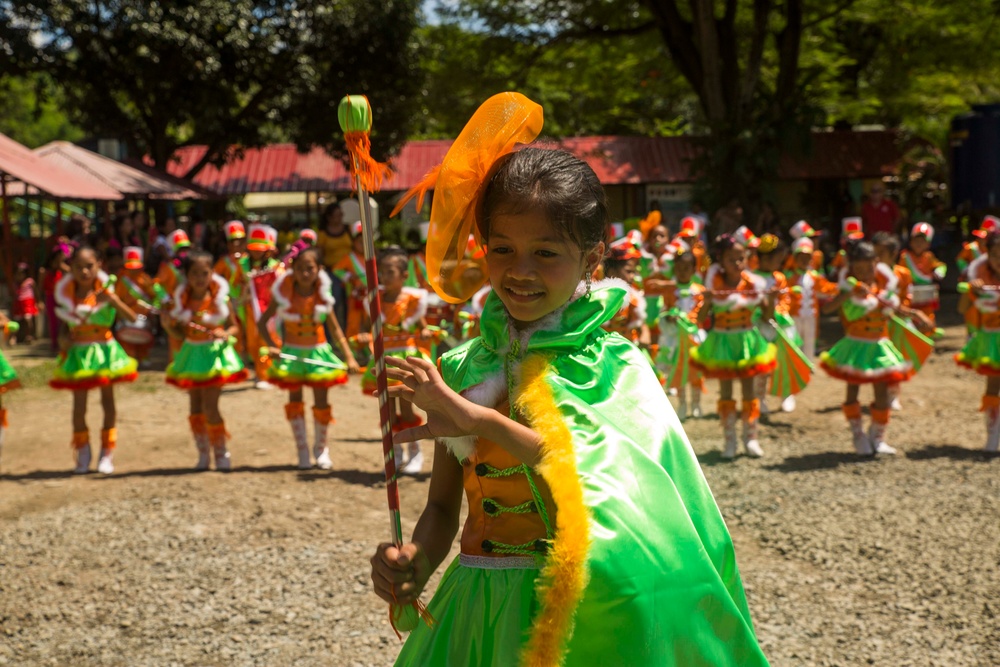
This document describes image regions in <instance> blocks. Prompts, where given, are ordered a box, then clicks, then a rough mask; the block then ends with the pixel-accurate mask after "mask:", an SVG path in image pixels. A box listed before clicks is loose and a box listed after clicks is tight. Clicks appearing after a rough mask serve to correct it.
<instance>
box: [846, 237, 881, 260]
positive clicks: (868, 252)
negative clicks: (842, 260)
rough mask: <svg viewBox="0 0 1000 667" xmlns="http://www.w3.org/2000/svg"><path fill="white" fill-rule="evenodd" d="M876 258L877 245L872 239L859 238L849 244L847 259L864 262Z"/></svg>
mask: <svg viewBox="0 0 1000 667" xmlns="http://www.w3.org/2000/svg"><path fill="white" fill-rule="evenodd" d="M875 258H876V255H875V246H873V245H872V243H871V241H865V240H863V239H859V240H857V241H854V242H852V243H851V244H850V245H848V246H847V259H849V260H851V261H852V262H864V261H867V260H872V259H875Z"/></svg>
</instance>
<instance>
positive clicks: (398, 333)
mask: <svg viewBox="0 0 1000 667" xmlns="http://www.w3.org/2000/svg"><path fill="white" fill-rule="evenodd" d="M426 312H427V291H426V290H422V289H419V288H416V287H403V288H402V289H400V291H399V294H397V295H396V299H395V300H394V301H386V300H385V297H383V299H382V326H383V331H384V334H385V335H384V343H385V356H387V357H398V358H400V359H405V358H406V357H415V356H418V357H423V358H424V359H427V360H428V361H430V359H431V347H432V345H433V343H432V341H430V340H428V339H427V338H424V337H423V336H421V333H422V332H421V327H422V326H423V319H424V314H425V313H426ZM366 324H367V321H366ZM394 384H398V383H397V382H396V381H395V380H390V381H389V386H393V385H394ZM376 389H377V386H376V383H375V368H374V366H371V367H369V368H368V370H367V371H365V374H364V375H363V376H362V377H361V391H363V392H364V393H365V394H367V395H369V396H371V395H372V392H374V391H375V390H376ZM413 425H414V424H410V426H413ZM402 428H409V426H405V427H404V426H399V424H397V429H402Z"/></svg>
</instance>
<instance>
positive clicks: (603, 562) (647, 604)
mask: <svg viewBox="0 0 1000 667" xmlns="http://www.w3.org/2000/svg"><path fill="white" fill-rule="evenodd" d="M494 105H500V106H503V107H505V108H502V109H497V108H496V106H494ZM519 111H527V112H528V113H527V114H524V113H519ZM483 116H486V117H487V119H488V120H493V122H492V123H491V124H490V127H493V128H498V127H503V126H502V124H501V123H499V122H497V116H499V117H500V118H508V119H512V120H511V121H510V123H509V125H508V126H507V127H503V129H502V130H500V131H499V132H498V133H496V134H502V133H508V135H509V136H505V137H504V136H489V137H486V133H485V132H478V133H475V132H473V131H472V130H473V129H475V128H474V126H475V125H476V124H477V123H478V122H479V121H480V120H482V119H483ZM511 125H513V126H514V127H513V128H512V127H511ZM470 128H472V129H470ZM540 129H541V108H540V107H538V106H537V105H534V104H533V103H531V102H530V101H528V100H527V99H526V98H524V97H523V96H520V95H517V94H516V93H503V94H501V95H498V96H495V97H493V98H491V100H490V101H488V102H487V103H486V104H484V106H483V107H481V108H480V110H479V111H478V112H477V114H476V116H475V117H474V118H473V120H472V121H471V122H470V125H469V126H467V128H466V130H465V131H463V133H462V135H460V136H459V139H458V140H456V142H455V144H453V147H452V149H451V150H450V151H449V153H448V155H447V156H446V157H445V162H444V164H443V165H442V166H441V169H440V172H439V174H438V176H437V180H438V182H437V191H438V192H447V193H449V197H448V200H447V201H443V200H444V199H445V198H443V197H438V198H435V201H434V204H433V206H434V208H433V209H432V212H431V225H432V229H431V235H430V238H431V243H430V244H429V245H428V253H427V255H428V266H429V267H430V270H431V274H432V275H434V274H435V270H436V268H437V266H438V262H439V261H440V256H447V255H446V254H445V253H446V252H448V250H447V246H446V243H445V242H444V241H443V240H444V239H449V238H464V235H465V234H467V233H469V232H470V231H472V229H473V228H474V227H475V217H476V213H475V209H476V206H475V201H476V194H477V191H478V188H479V184H480V183H481V182H482V180H483V179H485V177H486V174H487V172H488V171H489V169H490V167H491V166H492V164H493V162H494V160H495V159H496V157H499V156H500V155H503V154H504V153H507V152H509V151H510V150H511V148H512V147H513V145H514V144H515V143H517V142H522V143H523V142H525V141H531V140H532V139H533V138H534V136H536V135H537V134H538V132H539V131H540ZM492 134H494V133H491V135H492ZM470 135H472V136H470ZM481 142H482V143H486V142H489V143H490V144H491V146H490V148H492V150H490V149H487V148H486V147H484V146H481ZM477 149H478V150H477ZM491 153H492V154H491ZM453 162H458V164H453ZM470 172H471V174H473V175H474V176H473V177H470V176H469V175H468V174H470ZM460 178H461V179H463V180H464V182H465V185H464V187H463V186H462V184H461V183H459V182H458V181H459V179H460ZM430 185H431V186H433V182H432V183H431V184H430ZM435 228H437V229H435ZM436 232H438V233H436ZM435 238H438V239H442V242H441V243H440V244H435V242H434V240H435ZM450 252H452V253H453V252H454V250H451V251H450ZM438 253H441V255H440V256H439V255H438ZM467 287H468V288H469V289H470V291H469V292H468V293H465V292H461V293H451V294H448V295H447V296H448V298H449V299H455V300H465V299H467V298H468V297H469V296H471V294H472V293H474V292H475V289H473V288H474V287H476V286H473V285H469V286H467ZM444 296H445V294H443V293H442V297H443V298H444ZM626 296H627V290H626V289H624V288H622V287H620V286H609V285H604V284H601V283H597V284H594V285H593V286H592V288H591V289H590V290H587V289H586V287H585V285H584V284H583V283H582V282H581V284H580V286H579V287H578V289H577V291H576V294H575V295H574V298H572V299H571V300H570V301H569V302H568V303H567V304H565V305H564V306H562V307H560V308H559V309H557V310H556V311H554V312H553V313H551V314H549V315H548V316H546V317H543V318H542V319H540V320H539V321H537V322H535V323H533V325H532V326H531V327H530V328H527V329H523V330H520V331H518V330H516V329H515V328H514V327H513V325H512V323H511V322H510V321H509V320H508V317H507V313H506V309H505V308H504V306H503V303H502V302H501V301H500V299H499V297H498V296H497V295H496V293H495V292H493V293H490V295H489V296H488V297H487V301H486V308H485V310H484V312H483V317H482V334H481V335H480V337H479V338H476V339H474V340H472V341H470V342H469V343H466V344H465V345H462V346H461V347H459V348H457V349H455V350H451V351H449V352H447V353H445V354H444V355H442V357H441V372H442V375H443V377H444V380H445V382H447V384H448V385H449V386H450V387H451V388H452V389H454V390H455V391H458V392H461V393H462V394H463V395H464V396H466V397H467V398H468V399H469V400H472V401H474V402H476V403H478V404H481V405H484V406H489V407H494V408H495V409H497V410H501V411H503V412H504V413H505V414H510V415H511V416H512V417H513V418H515V419H518V420H519V421H521V422H523V423H525V424H527V425H528V426H529V427H530V428H532V429H534V430H535V431H536V432H537V433H538V434H539V436H540V441H541V463H539V464H538V465H537V466H536V467H535V468H531V467H529V466H527V465H524V464H523V463H521V462H520V461H519V460H516V459H515V458H513V457H511V456H509V455H508V454H506V453H505V452H504V450H502V449H501V448H500V447H499V446H498V445H496V444H495V443H492V442H487V441H485V440H478V441H477V440H476V439H474V438H457V439H450V440H448V441H446V444H447V445H448V447H449V448H450V450H451V451H452V453H453V454H454V455H455V457H456V459H458V460H459V461H460V462H461V464H462V468H463V483H464V486H465V491H466V497H467V500H468V504H469V508H470V510H469V515H468V518H467V520H466V523H465V528H464V530H463V533H462V540H461V554H460V555H459V557H458V558H457V559H456V560H455V561H454V562H453V563H452V564H451V565H450V566H449V568H448V570H447V571H446V573H445V574H444V576H443V578H442V579H441V583H440V584H439V585H438V588H437V592H436V593H435V595H434V598H433V599H432V600H431V602H430V605H429V607H428V610H429V611H430V614H431V615H432V616H433V617H434V618H435V619H436V620H437V623H436V624H435V625H434V626H433V627H429V626H427V625H424V624H420V625H419V626H418V627H417V628H416V629H415V630H414V631H413V632H412V634H411V635H410V637H409V638H408V640H407V642H406V644H405V645H404V646H403V650H402V651H401V653H400V655H399V658H398V660H397V662H396V664H397V665H420V666H425V665H434V666H435V667H453V666H454V667H457V666H461V667H466V666H467V665H470V664H475V665H479V666H480V667H500V666H503V667H506V666H509V665H530V666H535V667H540V666H543V665H544V666H550V665H562V666H563V667H579V666H583V665H586V666H588V667H590V666H592V665H630V667H643V666H646V665H649V666H652V665H656V666H662V665H695V664H699V665H700V664H705V665H708V664H712V665H737V664H738V665H744V666H754V665H765V664H767V661H766V659H765V657H764V656H763V654H762V652H761V650H760V648H759V646H758V644H757V640H756V638H755V636H754V632H753V627H752V625H751V621H750V614H749V611H748V609H747V605H746V598H745V595H744V592H743V587H742V583H741V581H740V576H739V573H738V569H737V567H736V562H735V558H734V554H733V549H732V542H731V540H730V537H729V534H728V531H727V530H726V527H725V524H724V523H723V520H722V517H721V515H720V514H719V510H718V508H717V507H716V505H715V502H714V500H713V499H712V495H711V492H710V491H709V489H708V487H707V485H706V483H705V478H704V476H703V475H702V473H701V470H700V468H699V466H698V461H697V459H696V458H695V456H694V453H693V452H692V450H691V447H690V445H689V444H688V442H687V439H686V437H685V435H684V431H683V430H682V428H681V425H680V423H679V422H678V421H677V419H676V417H675V416H674V414H673V410H672V409H671V408H670V406H669V403H668V401H667V398H666V395H665V394H664V393H663V391H662V390H661V388H660V387H659V384H658V383H657V381H656V376H655V375H654V374H653V372H652V371H651V370H650V369H649V368H648V366H647V364H645V363H644V362H643V360H642V357H641V356H640V354H639V351H638V349H637V348H636V347H635V346H634V345H632V344H631V343H629V342H628V341H625V340H624V339H622V338H621V337H620V336H616V335H614V334H611V333H608V332H606V331H604V330H603V329H602V328H601V325H602V324H603V323H604V322H605V321H607V320H608V319H610V318H611V317H612V316H613V315H614V314H615V313H617V312H618V311H619V310H621V308H622V306H623V304H624V301H625V298H626ZM654 490H655V492H654ZM692 582H697V585H694V586H692ZM665 601H669V602H665Z"/></svg>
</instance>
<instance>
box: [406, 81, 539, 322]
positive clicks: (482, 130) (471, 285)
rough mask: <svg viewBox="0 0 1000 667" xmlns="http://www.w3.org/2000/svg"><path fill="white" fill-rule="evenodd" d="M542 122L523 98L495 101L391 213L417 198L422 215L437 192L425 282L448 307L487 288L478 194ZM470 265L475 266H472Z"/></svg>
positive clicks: (515, 96)
mask: <svg viewBox="0 0 1000 667" xmlns="http://www.w3.org/2000/svg"><path fill="white" fill-rule="evenodd" d="M542 122H543V114H542V107H541V106H539V105H538V104H536V103H534V102H532V101H531V100H529V99H528V98H527V97H525V96H524V95H521V94H520V93H512V92H508V93H499V94H497V95H494V96H493V97H491V98H489V99H488V100H486V101H485V102H483V104H482V106H480V107H479V109H477V110H476V113H474V114H473V115H472V118H471V119H469V122H468V123H467V124H466V125H465V128H464V129H463V130H462V132H461V133H460V134H459V135H458V138H457V139H455V143H453V144H452V145H451V148H449V149H448V153H447V154H446V155H445V156H444V162H442V163H441V164H440V165H439V166H438V167H435V168H434V169H432V170H431V171H430V172H428V173H427V175H426V176H424V178H423V179H422V180H421V181H420V183H418V184H417V185H415V186H414V187H413V188H411V189H410V190H409V191H408V192H407V193H406V194H405V195H403V198H402V199H401V200H400V201H399V203H398V204H397V205H396V208H394V209H393V211H392V214H391V216H394V215H396V214H397V213H399V211H400V210H402V208H403V206H405V205H406V203H407V202H409V201H410V200H411V199H413V198H414V197H416V198H417V208H418V209H419V208H420V207H422V206H423V200H424V196H425V195H426V194H427V192H428V191H429V190H434V199H433V202H432V204H431V220H430V223H431V224H430V230H429V231H428V233H427V281H428V282H429V283H430V285H431V287H433V288H434V291H435V292H437V293H438V296H440V297H441V298H442V299H444V300H445V301H447V302H449V303H462V302H463V301H467V300H469V299H470V298H471V297H472V295H473V294H475V293H476V292H477V291H478V290H479V288H480V287H482V286H483V284H484V283H485V282H486V276H487V271H486V257H485V252H483V243H482V239H481V238H480V236H479V226H478V225H477V224H476V216H477V204H478V203H479V196H480V193H481V191H482V189H483V186H484V185H485V182H486V178H487V176H488V175H489V173H490V169H491V168H492V167H493V164H494V163H495V162H496V161H497V159H498V158H500V157H502V156H504V155H506V154H508V153H511V152H513V150H514V147H515V146H516V145H517V144H527V143H530V142H532V141H534V140H535V138H536V137H538V135H539V133H540V132H541V131H542ZM391 216H390V217H391ZM470 236H473V237H474V241H473V242H470V241H469V237H470ZM470 256H471V260H470V259H469V258H470ZM470 261H471V262H474V263H475V265H476V266H470ZM473 268H478V269H479V270H478V271H474V270H470V269H473Z"/></svg>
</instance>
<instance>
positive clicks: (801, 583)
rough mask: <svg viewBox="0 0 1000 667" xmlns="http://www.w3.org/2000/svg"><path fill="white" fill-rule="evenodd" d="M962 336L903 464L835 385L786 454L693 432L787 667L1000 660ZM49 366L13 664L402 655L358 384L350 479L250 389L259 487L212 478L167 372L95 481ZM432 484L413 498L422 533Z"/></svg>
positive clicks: (20, 556)
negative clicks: (199, 461)
mask: <svg viewBox="0 0 1000 667" xmlns="http://www.w3.org/2000/svg"><path fill="white" fill-rule="evenodd" d="M961 336H962V334H961V331H960V330H959V329H958V328H949V335H948V337H947V338H946V339H945V340H944V341H942V343H941V345H940V346H939V347H940V352H939V353H938V354H937V355H936V356H935V357H934V358H933V359H932V361H931V362H930V364H929V365H928V366H927V367H926V368H925V369H924V371H922V372H921V374H920V375H919V376H918V378H917V379H916V380H914V381H913V382H911V383H909V384H908V385H906V386H905V388H904V393H903V397H902V399H903V403H904V410H903V411H902V412H901V413H898V414H896V415H895V416H894V418H893V422H892V424H891V425H890V427H889V441H890V442H891V443H892V444H893V445H895V446H896V447H898V448H899V449H900V454H899V455H897V456H896V457H891V458H884V459H879V460H874V461H859V460H857V459H856V458H855V457H854V456H853V455H852V454H851V447H850V440H849V437H848V432H847V427H846V424H845V423H844V420H843V417H842V416H841V414H840V411H839V404H840V402H841V401H842V400H843V395H842V394H843V384H841V383H837V382H834V381H831V380H829V379H828V378H826V377H825V376H823V377H817V378H816V380H815V381H814V383H813V384H812V385H810V387H809V388H808V390H807V391H806V392H805V393H804V394H803V395H802V396H801V398H800V400H799V407H798V409H797V410H796V412H794V413H792V414H777V415H774V416H773V417H771V418H770V419H769V423H768V425H766V426H765V427H764V428H763V429H762V444H763V445H764V447H765V450H766V456H765V457H764V458H763V459H760V460H751V459H746V458H740V459H738V460H737V461H736V462H734V463H723V462H721V461H720V460H719V457H718V449H719V448H720V446H721V429H720V428H719V425H718V422H717V421H716V420H714V419H711V418H709V419H703V420H697V421H692V422H689V423H688V424H687V426H686V428H687V430H688V434H689V436H690V438H691V440H692V443H693V445H694V448H695V450H696V451H697V452H698V454H699V458H700V459H701V461H702V463H703V466H704V470H705V474H706V476H707V478H708V481H709V484H710V485H711V487H712V489H713V491H714V492H715V495H716V498H717V500H718V502H719V505H720V507H721V508H722V512H723V514H724V516H725V518H726V521H727V523H728V524H729V526H730V529H731V531H732V533H733V538H734V541H735V542H736V547H737V557H738V560H739V563H740V567H741V570H742V572H743V576H744V579H745V582H746V586H747V591H748V595H749V598H750V607H751V611H752V613H753V617H754V622H755V624H756V628H757V631H758V634H759V636H760V639H761V642H762V644H763V646H764V649H765V652H766V653H767V655H768V656H769V657H770V659H771V661H772V663H773V664H775V665H823V666H831V667H832V666H835V665H836V666H844V667H847V666H853V665H865V664H876V665H893V666H900V667H903V666H907V665H942V666H944V665H947V666H949V667H958V666H965V665H990V666H996V665H1000V519H998V518H1000V459H997V458H989V457H986V456H985V455H983V454H982V453H980V451H979V450H980V449H981V447H982V442H983V439H984V429H983V426H982V418H981V415H979V414H978V413H977V412H976V408H977V407H978V400H979V398H978V397H979V395H980V394H981V392H982V385H981V383H980V382H979V380H978V379H977V378H974V377H973V376H972V375H971V374H969V373H966V372H964V371H961V370H960V369H958V368H957V367H956V366H955V365H954V364H953V363H952V362H951V361H950V355H951V354H952V353H953V352H954V351H955V349H957V347H958V346H959V345H960V343H961ZM31 352H32V351H31V350H25V349H23V348H19V349H17V350H15V351H13V352H11V351H9V350H8V356H9V358H11V360H12V362H13V363H14V364H15V366H17V367H18V368H19V369H20V370H21V371H22V374H23V376H24V379H25V383H26V384H27V385H28V388H27V389H26V390H25V391H21V392H16V393H14V394H8V395H6V396H5V397H4V400H5V405H9V407H10V408H11V410H10V422H11V427H10V431H9V433H8V438H7V444H6V445H5V449H4V451H3V458H2V460H0V665H18V666H20V665H60V666H61V665H73V666H77V665H79V666H89V665H108V666H119V665H121V666H124V665H128V666H130V667H131V666H143V665H155V666H157V667H161V666H167V665H198V666H213V665H269V666H272V665H279V666H280V665H302V666H313V665H316V666H319V665H387V664H390V663H391V662H392V660H393V658H394V657H395V655H396V653H397V652H398V650H399V642H398V641H397V639H396V637H395V635H394V634H393V632H392V629H391V628H390V626H389V624H388V620H387V617H386V609H385V606H384V605H383V604H382V603H381V602H380V601H379V600H378V599H377V598H376V597H375V596H374V594H372V593H371V592H370V582H369V579H368V557H369V555H370V553H371V552H372V551H373V549H374V547H375V545H376V544H377V543H378V542H379V541H381V540H383V539H384V538H385V536H386V533H387V513H386V511H385V510H384V506H385V492H384V485H383V484H382V483H381V477H382V474H381V470H380V446H379V441H378V430H377V424H376V423H375V422H374V421H373V420H375V419H376V409H375V403H374V401H373V400H372V399H368V398H365V397H362V396H361V394H360V391H359V385H358V382H357V380H356V379H352V382H351V383H350V384H349V385H348V386H347V387H346V388H339V389H336V390H334V392H333V396H332V399H333V401H334V405H335V412H336V413H337V416H338V419H339V421H338V423H337V424H336V425H335V427H334V430H333V435H334V438H335V440H336V442H335V444H334V450H335V453H334V463H335V466H336V470H334V471H333V472H329V473H326V472H320V471H311V472H300V471H298V470H296V469H295V468H294V467H293V465H292V464H293V463H294V460H295V458H294V451H293V446H292V444H291V443H290V436H289V434H288V432H287V425H286V424H285V423H284V420H283V411H282V407H281V406H282V404H283V403H284V400H285V399H284V397H283V396H282V395H281V394H280V393H279V392H272V393H267V392H261V391H255V390H252V389H249V388H246V387H239V388H236V389H235V390H232V391H227V392H226V394H225V395H224V398H223V402H222V411H223V414H224V415H225V416H226V418H227V423H228V425H229V430H230V431H231V432H232V435H233V441H232V451H233V457H234V462H235V466H236V470H235V471H234V472H233V473H232V474H229V475H222V474H219V473H214V472H211V473H193V472H191V471H190V466H191V465H192V464H193V462H194V448H193V446H192V445H191V443H190V441H189V437H188V434H187V430H186V410H187V402H186V398H185V396H184V395H183V394H182V393H181V392H178V391H176V390H173V389H170V388H169V387H166V386H164V385H162V384H161V383H162V373H159V372H156V371H150V372H148V373H145V374H144V375H143V377H142V378H141V379H140V381H139V382H138V383H136V384H135V385H132V386H130V387H123V388H121V390H120V391H119V392H118V395H119V415H120V427H119V430H120V436H119V437H120V449H119V455H118V458H117V465H118V471H117V472H116V474H115V475H113V476H112V477H110V478H106V479H102V478H98V477H97V476H96V475H89V476H86V477H82V478H81V477H75V476H72V475H69V474H68V473H67V470H68V469H69V468H70V467H71V457H70V452H69V448H68V446H67V443H68V440H69V437H68V436H69V430H70V429H69V423H68V422H69V410H70V399H69V395H68V394H66V393H56V392H52V391H50V390H48V389H46V388H44V386H43V384H44V380H45V379H46V373H47V372H48V369H49V367H50V366H49V364H50V363H51V362H48V361H46V360H43V359H41V358H38V357H34V356H32V354H31ZM712 391H713V392H714V391H715V389H714V387H712ZM867 396H870V394H867V395H866V394H863V399H866V398H867ZM709 399H710V400H709ZM772 403H774V405H775V407H776V401H774V400H773V399H772ZM705 406H706V408H709V409H708V411H709V412H714V393H713V394H710V395H709V396H707V397H706V400H705ZM91 410H92V411H93V412H92V416H91V423H92V424H96V423H98V417H97V414H99V404H98V403H97V401H96V397H95V398H94V400H93V403H92V407H91ZM426 451H427V454H430V447H429V446H428V447H427V449H426ZM426 487H427V477H426V476H422V477H420V478H417V479H407V480H404V481H403V483H402V484H401V493H402V497H403V513H404V524H405V532H406V533H407V534H409V531H410V529H411V527H412V523H413V521H415V519H416V517H417V515H418V513H419V511H420V509H421V507H422V505H423V500H424V497H425V495H426ZM433 585H436V579H435V580H434V581H432V587H433ZM429 595H430V589H429V590H428V593H425V600H426V599H429Z"/></svg>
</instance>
